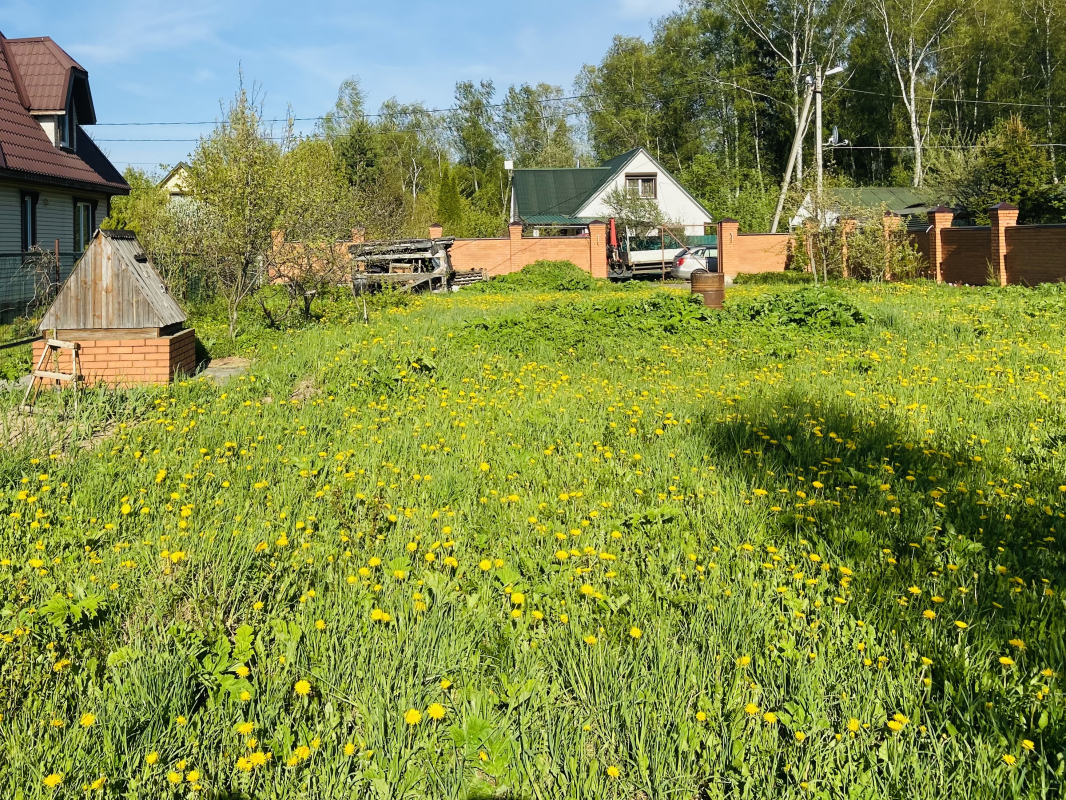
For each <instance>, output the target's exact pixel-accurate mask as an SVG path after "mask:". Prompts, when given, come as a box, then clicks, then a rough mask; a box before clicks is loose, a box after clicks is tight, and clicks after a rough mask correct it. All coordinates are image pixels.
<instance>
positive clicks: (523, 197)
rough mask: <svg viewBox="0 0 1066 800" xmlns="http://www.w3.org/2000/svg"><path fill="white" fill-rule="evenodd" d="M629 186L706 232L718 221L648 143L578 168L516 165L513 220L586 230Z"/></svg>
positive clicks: (690, 229)
mask: <svg viewBox="0 0 1066 800" xmlns="http://www.w3.org/2000/svg"><path fill="white" fill-rule="evenodd" d="M615 189H624V190H627V191H630V192H633V193H634V194H637V195H639V196H641V197H649V198H652V199H654V200H655V202H656V203H657V204H658V206H659V208H660V210H661V211H662V213H663V215H664V216H665V217H666V218H667V219H669V220H672V221H674V222H677V223H679V224H680V225H682V226H684V229H685V233H686V234H688V235H690V236H703V235H704V234H705V233H707V232H708V231H707V227H708V226H710V225H711V224H712V223H713V222H714V220H713V218H712V217H711V215H710V213H709V212H708V211H707V209H705V208H704V207H703V204H702V203H700V202H699V201H698V200H697V199H696V198H695V197H693V196H692V195H691V194H690V193H689V192H688V190H687V189H685V187H683V186H682V185H681V184H680V183H679V182H678V181H677V179H676V178H674V176H673V175H671V174H670V173H669V172H667V171H666V169H664V168H663V166H662V165H661V164H660V163H659V162H658V161H656V160H655V158H654V157H652V155H651V153H649V152H648V151H647V150H645V149H644V148H643V147H638V148H636V149H634V150H630V151H629V152H628V153H623V154H622V155H620V156H615V157H614V158H612V159H610V160H608V161H605V162H604V163H603V164H601V165H600V166H598V167H584V168H576V169H516V170H515V171H514V176H513V181H512V192H511V221H512V222H523V223H524V224H525V225H527V226H530V227H532V228H534V229H536V228H538V227H544V228H571V229H575V230H580V229H581V228H583V227H584V226H585V225H587V224H588V222H590V221H591V220H595V219H599V220H606V219H607V218H608V217H610V216H611V211H610V208H609V207H608V206H607V202H606V198H607V196H608V195H609V194H610V193H611V191H612V190H615Z"/></svg>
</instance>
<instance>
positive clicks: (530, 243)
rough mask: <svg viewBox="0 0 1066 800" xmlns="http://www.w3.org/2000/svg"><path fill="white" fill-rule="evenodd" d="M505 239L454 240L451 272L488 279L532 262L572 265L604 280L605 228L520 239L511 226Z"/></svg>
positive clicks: (597, 225) (599, 225)
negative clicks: (480, 273) (478, 273)
mask: <svg viewBox="0 0 1066 800" xmlns="http://www.w3.org/2000/svg"><path fill="white" fill-rule="evenodd" d="M509 233H510V236H508V237H507V238H506V239H456V240H455V242H454V243H453V244H452V248H451V250H450V251H449V255H450V257H451V261H452V268H453V269H457V270H463V271H465V270H471V269H481V270H484V271H485V273H486V274H488V275H490V276H495V275H506V274H508V273H510V272H518V270H520V269H522V267H525V266H528V265H529V264H532V263H533V262H534V261H572V262H574V264H576V265H577V266H578V267H580V268H581V269H583V270H585V272H588V273H591V274H592V276H593V277H596V278H606V277H607V226H606V225H604V224H603V223H593V224H591V225H589V235H588V236H541V237H534V236H522V227H521V225H512V226H511V227H510V230H509Z"/></svg>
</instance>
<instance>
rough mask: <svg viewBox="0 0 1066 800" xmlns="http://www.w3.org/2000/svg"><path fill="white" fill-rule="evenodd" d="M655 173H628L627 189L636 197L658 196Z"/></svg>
mask: <svg viewBox="0 0 1066 800" xmlns="http://www.w3.org/2000/svg"><path fill="white" fill-rule="evenodd" d="M655 183H656V181H655V176H654V175H626V191H627V192H629V193H630V194H631V195H634V196H635V197H651V198H654V197H657V196H658V193H657V191H656V185H655Z"/></svg>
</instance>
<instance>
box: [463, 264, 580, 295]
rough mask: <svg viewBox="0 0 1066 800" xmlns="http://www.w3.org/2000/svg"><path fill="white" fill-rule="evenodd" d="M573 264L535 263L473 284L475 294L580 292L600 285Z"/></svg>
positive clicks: (471, 289) (470, 289) (471, 288)
mask: <svg viewBox="0 0 1066 800" xmlns="http://www.w3.org/2000/svg"><path fill="white" fill-rule="evenodd" d="M600 283H601V282H600V281H597V280H596V279H595V278H593V277H592V276H591V275H589V274H588V273H587V272H585V271H584V270H583V269H581V268H580V267H578V266H577V265H576V264H575V263H574V262H572V261H534V262H533V263H532V264H529V265H527V266H525V267H523V268H522V269H520V270H519V271H518V272H512V273H511V274H510V275H501V276H499V277H498V278H493V279H491V280H488V281H484V282H482V283H475V284H474V285H473V286H471V287H470V288H469V289H467V291H474V292H579V291H585V290H588V289H595V288H596V287H597V286H599V285H600Z"/></svg>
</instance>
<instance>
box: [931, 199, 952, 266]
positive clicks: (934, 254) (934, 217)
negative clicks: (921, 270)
mask: <svg viewBox="0 0 1066 800" xmlns="http://www.w3.org/2000/svg"><path fill="white" fill-rule="evenodd" d="M954 218H955V212H954V211H952V210H951V209H950V208H948V207H947V206H937V207H936V208H934V209H933V210H932V211H930V212H929V214H928V219H929V267H930V268H931V269H932V270H933V278H934V279H935V280H936V282H937V283H943V282H944V276H943V275H942V274H941V271H940V265H941V264H942V263H943V262H944V239H943V236H942V235H941V234H943V232H944V229H945V228H950V227H951V221H952V220H953V219H954Z"/></svg>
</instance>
